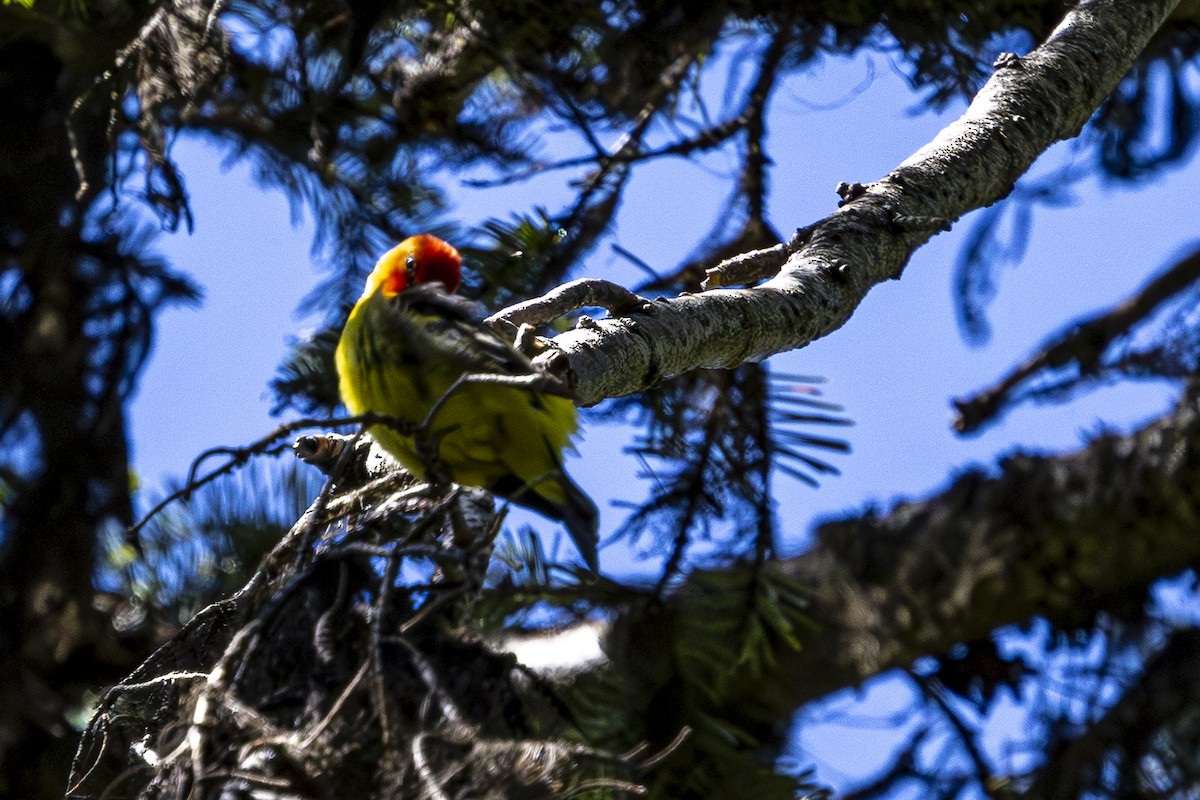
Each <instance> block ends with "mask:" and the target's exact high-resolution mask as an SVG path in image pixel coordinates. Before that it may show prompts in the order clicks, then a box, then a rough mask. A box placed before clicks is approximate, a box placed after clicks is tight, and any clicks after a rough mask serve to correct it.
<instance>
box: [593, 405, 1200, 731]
mask: <svg viewBox="0 0 1200 800" xmlns="http://www.w3.org/2000/svg"><path fill="white" fill-rule="evenodd" d="M1001 468H1002V471H1001V474H1000V475H999V476H997V477H994V478H989V477H986V476H985V475H983V474H981V473H976V472H973V473H968V474H966V475H964V476H963V477H961V478H959V479H958V480H957V481H956V482H955V483H954V484H953V485H952V486H951V487H950V488H949V489H947V490H946V491H945V492H943V493H942V494H940V495H937V496H934V497H932V498H929V499H927V500H923V501H920V502H913V503H905V504H901V505H899V506H897V507H896V508H895V509H893V510H892V511H891V513H889V514H887V515H886V516H878V515H876V514H874V513H868V514H866V515H865V516H863V517H859V518H853V519H846V520H842V521H837V522H831V523H828V524H825V525H822V526H821V527H820V528H818V530H817V532H816V536H817V544H816V546H815V547H814V548H813V549H812V550H810V551H809V552H807V553H805V554H804V555H802V556H799V557H797V558H794V559H790V560H785V561H780V562H775V563H774V564H772V565H770V566H769V567H768V570H770V571H771V573H770V574H771V575H772V576H773V577H775V578H782V579H785V580H787V581H788V582H789V584H790V585H794V586H795V587H797V589H796V590H797V591H800V592H802V593H803V594H804V596H805V597H806V598H807V606H806V608H805V609H804V612H803V614H804V616H805V617H806V620H807V622H809V623H811V624H810V625H808V626H806V627H805V629H804V635H803V636H802V637H801V639H800V640H799V641H798V642H797V643H796V644H795V645H794V646H792V647H789V646H787V645H785V644H784V643H779V644H778V646H777V647H776V649H775V650H774V651H773V659H774V664H776V665H777V667H776V668H775V669H774V670H772V671H770V672H768V673H767V674H765V675H764V674H758V675H756V676H754V679H753V680H749V679H747V680H738V679H737V676H736V673H737V670H738V669H739V667H733V666H731V667H730V670H731V671H732V673H733V676H732V677H729V678H728V685H729V686H736V687H739V688H738V693H737V694H735V695H733V696H732V697H730V698H728V699H727V700H726V701H725V702H724V703H723V708H722V710H721V712H720V713H722V714H732V715H733V717H734V718H739V719H740V720H741V722H740V724H747V725H749V724H755V723H757V724H762V723H764V722H766V721H768V720H771V719H774V720H775V721H778V720H779V719H781V718H784V717H785V716H786V715H787V714H788V713H789V712H790V710H791V709H793V708H796V707H798V706H799V705H801V704H803V703H806V702H809V701H811V700H814V699H817V698H819V697H822V696H824V695H826V694H829V693H830V692H833V691H836V690H838V689H841V688H845V687H849V686H855V685H858V684H859V683H861V682H862V681H863V680H865V679H867V678H869V677H871V676H874V675H877V674H880V673H882V672H884V671H886V670H889V669H893V668H897V667H903V666H907V665H909V664H911V663H912V661H913V660H914V659H916V658H917V657H919V656H923V655H936V654H939V653H942V652H945V651H946V650H947V649H948V648H949V647H950V646H952V645H953V644H955V643H956V642H960V641H966V640H971V639H976V638H979V637H982V636H986V635H988V634H990V633H991V632H992V631H994V630H995V629H997V628H1000V627H1003V626H1005V625H1019V624H1024V623H1026V622H1028V621H1029V620H1030V619H1032V618H1033V617H1035V616H1041V617H1044V618H1047V619H1049V620H1050V621H1052V622H1053V623H1055V624H1056V625H1060V626H1064V627H1071V626H1082V625H1087V624H1088V623H1089V621H1090V619H1091V616H1092V615H1094V614H1095V613H1097V612H1099V611H1102V610H1104V609H1105V608H1107V607H1109V605H1116V604H1120V603H1121V602H1122V601H1123V600H1124V599H1126V598H1127V597H1128V596H1129V593H1130V592H1134V593H1136V592H1144V591H1145V589H1146V587H1148V586H1149V585H1150V584H1151V583H1153V582H1154V581H1155V580H1156V579H1158V578H1160V577H1163V576H1168V575H1172V574H1175V573H1178V572H1180V571H1181V570H1184V569H1186V568H1188V567H1190V566H1194V565H1196V564H1197V563H1200V536H1197V535H1196V534H1197V530H1198V529H1200V385H1194V386H1192V387H1191V388H1190V390H1189V392H1188V394H1187V396H1186V397H1185V398H1184V399H1183V400H1182V401H1181V402H1180V403H1179V405H1178V406H1177V408H1176V409H1175V411H1174V412H1173V413H1171V414H1168V415H1166V416H1165V417H1163V418H1162V419H1160V420H1157V421H1155V422H1153V423H1151V424H1150V425H1147V426H1146V427H1145V428H1143V429H1141V430H1139V431H1137V432H1135V433H1133V434H1131V435H1129V436H1124V437H1119V436H1101V437H1099V438H1097V439H1096V440H1095V441H1093V442H1092V444H1091V445H1089V446H1088V447H1087V448H1086V449H1084V450H1082V451H1080V452H1077V453H1074V454H1071V455H1066V456H1060V457H1043V456H1027V455H1013V456H1011V457H1009V458H1007V459H1005V460H1004V462H1003V463H1002V465H1001ZM736 569H747V570H748V569H752V567H749V566H745V567H738V568H736ZM715 574H716V573H714V575H715ZM712 583H713V579H712V578H711V577H705V574H704V573H701V574H699V575H697V576H693V578H691V579H689V581H688V582H687V583H685V584H684V585H683V586H682V587H681V588H680V590H679V591H678V592H677V593H675V594H674V595H673V596H672V597H671V598H669V599H668V600H667V601H666V604H667V605H666V608H665V609H664V610H663V611H662V612H661V614H649V615H645V614H639V613H634V614H630V615H628V616H627V617H626V618H625V619H624V620H622V621H620V622H618V623H617V625H616V627H615V628H614V630H613V632H612V635H611V637H610V643H609V645H608V648H607V649H608V651H609V652H610V653H612V654H613V658H614V662H615V664H616V666H617V667H618V669H621V670H622V671H627V672H631V673H632V674H635V675H638V674H644V673H645V670H646V668H647V667H646V665H647V664H653V663H657V661H658V660H659V659H662V658H664V657H666V656H665V655H664V652H660V651H663V650H664V649H665V650H666V651H668V652H670V651H671V648H676V647H681V646H684V643H680V642H676V641H671V639H670V637H669V636H666V635H664V633H663V632H664V631H670V630H673V629H674V628H675V626H676V625H678V624H679V623H678V622H675V621H674V620H676V619H677V618H679V619H681V618H692V617H694V616H695V615H697V614H698V613H709V614H711V611H712V609H711V607H708V606H705V603H711V602H712V601H711V600H707V599H706V597H705V593H706V591H707V590H706V588H705V587H706V586H709V587H711V585H712ZM708 593H709V594H711V592H708ZM705 608H708V611H705ZM725 622H726V623H728V622H729V621H728V620H725ZM629 642H637V643H638V645H637V647H629V646H628V643H629ZM650 643H653V644H650ZM693 646H694V645H693Z"/></svg>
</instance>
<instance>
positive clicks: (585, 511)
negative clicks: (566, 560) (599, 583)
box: [556, 472, 600, 572]
mask: <svg viewBox="0 0 1200 800" xmlns="http://www.w3.org/2000/svg"><path fill="white" fill-rule="evenodd" d="M561 480H562V486H563V491H564V494H566V496H567V501H566V502H565V503H564V504H563V506H562V508H561V509H559V511H560V513H559V514H557V515H556V516H558V518H559V519H561V520H562V522H563V525H565V526H566V528H567V533H568V534H570V536H571V541H573V542H575V547H576V548H577V549H578V550H579V554H580V555H581V556H583V563H585V564H587V565H588V568H589V569H590V570H591V571H592V572H596V571H597V569H598V568H599V558H598V556H597V554H596V550H597V548H598V546H599V542H600V536H599V528H600V512H599V510H597V508H596V504H595V503H593V502H592V498H590V497H588V496H587V494H585V493H584V491H583V489H580V488H579V485H578V484H577V483H575V481H573V480H571V479H570V477H568V476H567V474H566V473H565V472H564V473H563V475H562V478H561Z"/></svg>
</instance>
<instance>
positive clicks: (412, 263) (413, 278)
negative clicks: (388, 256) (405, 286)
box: [404, 256, 417, 285]
mask: <svg viewBox="0 0 1200 800" xmlns="http://www.w3.org/2000/svg"><path fill="white" fill-rule="evenodd" d="M404 272H405V274H406V275H408V282H409V284H410V285H411V284H413V283H416V282H417V257H416V256H409V257H408V258H406V259H404Z"/></svg>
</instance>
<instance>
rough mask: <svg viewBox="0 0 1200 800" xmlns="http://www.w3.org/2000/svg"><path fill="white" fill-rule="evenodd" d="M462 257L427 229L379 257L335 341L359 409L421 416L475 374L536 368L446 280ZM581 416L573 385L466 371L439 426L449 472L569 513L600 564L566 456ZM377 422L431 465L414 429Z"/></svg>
mask: <svg viewBox="0 0 1200 800" xmlns="http://www.w3.org/2000/svg"><path fill="white" fill-rule="evenodd" d="M448 254H453V264H452V266H453V271H452V272H453V274H451V269H450V266H451V265H450V264H449V263H448V264H446V265H439V264H438V261H437V259H439V258H446V259H449V255H448ZM457 258H458V254H457V251H454V249H453V248H451V247H450V246H449V245H447V244H445V243H444V242H441V240H439V239H435V238H434V237H431V236H425V237H413V238H411V239H407V240H405V242H403V243H401V245H399V246H398V247H396V248H394V249H393V250H392V251H390V252H389V253H388V254H387V255H385V256H384V257H383V258H382V259H380V261H379V264H377V265H376V267H375V270H374V272H372V273H371V276H370V277H369V278H368V279H367V286H366V289H365V291H364V292H363V295H362V297H361V298H360V299H359V301H358V303H357V304H356V305H355V306H354V309H353V310H352V311H351V312H350V317H349V319H348V320H347V321H346V327H345V328H344V329H343V331H342V337H341V340H340V342H339V343H338V348H337V353H336V362H337V370H338V378H339V388H340V391H341V395H342V400H343V402H344V403H345V404H346V408H347V409H348V410H349V411H350V412H351V413H352V414H362V413H366V412H375V413H380V414H388V415H392V416H395V417H400V418H402V419H405V420H408V421H410V422H412V423H414V424H418V425H419V424H421V423H422V422H423V421H424V420H425V418H426V417H427V416H428V414H429V412H430V410H431V409H432V408H433V406H434V404H435V403H437V402H438V401H439V399H441V398H442V396H443V395H445V394H446V392H447V391H448V390H449V389H450V388H451V386H453V385H454V383H455V381H457V380H458V379H459V378H460V377H461V376H462V375H464V374H480V373H493V374H504V375H520V374H528V372H529V369H528V365H527V363H526V362H524V359H522V358H521V357H520V355H519V354H517V353H516V352H515V351H514V350H512V348H511V347H510V346H509V345H508V344H507V343H504V342H503V341H501V340H500V339H499V338H498V337H497V336H496V335H495V334H494V333H492V332H491V331H490V330H488V329H485V328H483V327H482V326H480V325H479V324H477V323H475V322H474V321H473V320H472V319H471V318H470V316H469V304H467V303H466V301H464V300H461V299H460V298H458V297H456V296H453V295H451V294H449V293H448V292H446V291H445V286H444V284H446V283H450V284H451V285H450V288H451V289H453V286H454V285H455V284H457V278H458V276H457V264H458V261H457ZM443 266H444V268H445V269H444V273H445V274H439V270H442V267H443ZM398 270H403V272H401V273H399V274H398V272H397V271H398ZM422 270H424V273H423V272H422ZM434 281H440V282H438V283H435V282H434ZM576 416H577V414H576V409H575V404H574V403H573V402H572V401H571V400H570V399H568V398H566V397H559V396H556V395H552V394H546V393H544V392H534V391H530V390H528V389H525V388H517V387H511V386H502V385H497V384H494V383H465V384H462V385H460V386H459V387H458V388H457V389H456V390H455V391H454V393H453V394H451V395H450V396H449V397H447V398H446V399H445V401H444V402H443V403H442V405H441V407H440V408H439V409H438V412H437V415H436V416H435V417H434V419H433V421H432V423H431V426H430V433H431V434H432V440H433V441H434V442H436V444H437V459H438V464H439V466H440V467H441V468H442V469H444V470H445V471H446V473H447V477H449V478H451V479H452V480H454V481H456V482H458V483H461V484H464V485H468V486H479V487H483V488H485V489H488V490H490V491H493V492H495V493H497V494H500V495H503V496H506V497H510V498H512V499H513V500H514V501H516V502H517V503H520V504H522V505H525V506H528V507H530V508H532V509H533V510H535V511H538V512H540V513H543V514H546V515H547V516H551V517H554V518H557V519H561V520H562V521H563V522H564V523H566V525H567V528H568V530H569V531H570V533H571V534H572V538H574V539H575V541H576V544H577V546H579V549H580V551H581V553H582V554H583V555H584V558H585V560H586V561H587V562H588V564H589V565H591V566H594V565H595V557H596V556H595V548H596V509H595V506H594V505H593V504H592V503H591V501H590V500H589V499H588V498H587V496H586V495H584V494H583V492H582V491H581V490H580V489H579V488H578V487H577V486H576V485H575V484H574V483H572V482H571V480H570V478H568V477H567V475H566V474H565V473H564V472H563V468H562V453H563V451H564V450H567V449H570V448H571V436H572V434H574V432H575V430H576V424H577V423H576ZM370 434H371V436H372V437H373V438H374V439H375V440H376V441H377V442H379V444H380V445H381V446H382V447H383V448H384V449H385V450H387V451H388V452H389V453H390V454H391V455H393V456H394V457H395V458H396V459H397V460H398V461H399V462H400V464H401V465H402V466H404V467H405V468H406V469H408V470H409V471H412V472H414V473H416V474H422V473H423V472H424V468H425V467H424V464H423V463H422V459H421V457H420V456H419V455H418V453H417V450H416V446H415V444H414V442H413V440H412V438H410V437H408V436H404V435H402V434H401V433H399V432H398V431H396V430H395V429H393V428H390V427H388V426H386V425H376V426H373V427H372V428H371V430H370Z"/></svg>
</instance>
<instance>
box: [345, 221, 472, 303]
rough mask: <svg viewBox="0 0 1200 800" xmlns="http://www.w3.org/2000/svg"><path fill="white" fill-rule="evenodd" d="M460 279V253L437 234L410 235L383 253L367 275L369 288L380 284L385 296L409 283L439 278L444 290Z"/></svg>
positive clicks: (452, 289) (451, 290)
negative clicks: (371, 271)
mask: <svg viewBox="0 0 1200 800" xmlns="http://www.w3.org/2000/svg"><path fill="white" fill-rule="evenodd" d="M461 279H462V256H460V255H459V254H458V251H457V250H455V249H454V248H453V247H451V246H450V245H449V244H447V243H446V242H443V241H442V240H441V239H439V238H438V237H436V236H431V235H430V234H428V233H422V234H420V235H418V236H410V237H408V238H407V239H405V240H404V241H403V242H401V243H400V244H398V245H396V246H395V247H393V248H392V249H391V250H388V251H387V252H386V253H384V254H383V257H382V258H380V259H379V263H377V264H376V265H375V271H374V272H373V273H372V274H371V278H370V279H368V283H367V287H368V291H370V289H371V288H372V286H373V285H379V286H381V288H382V290H383V294H384V296H385V297H395V296H396V295H398V294H400V292H403V291H404V290H405V289H407V288H408V287H409V286H415V285H417V284H420V283H431V282H433V281H439V282H441V283H442V284H443V285H444V286H445V287H446V291H447V292H453V291H454V290H455V289H457V288H458V284H459V281H460V280H461Z"/></svg>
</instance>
